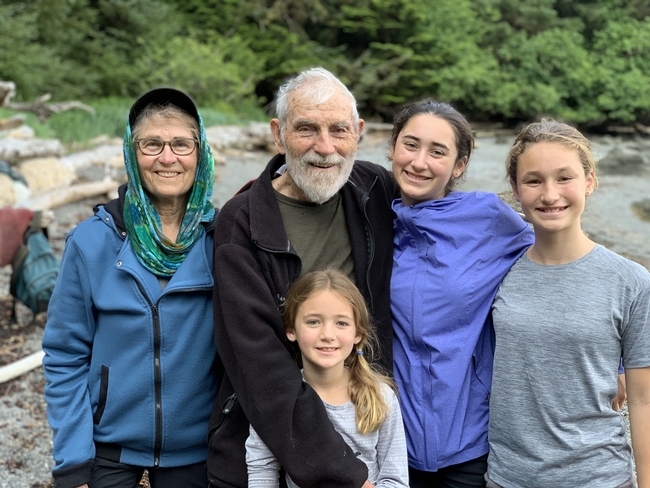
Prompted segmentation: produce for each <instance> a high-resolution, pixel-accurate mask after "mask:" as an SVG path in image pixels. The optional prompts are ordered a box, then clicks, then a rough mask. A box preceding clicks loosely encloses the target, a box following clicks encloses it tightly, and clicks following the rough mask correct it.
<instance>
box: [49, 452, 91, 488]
mask: <svg viewBox="0 0 650 488" xmlns="http://www.w3.org/2000/svg"><path fill="white" fill-rule="evenodd" d="M94 466H95V461H94V460H93V459H90V460H89V461H85V462H83V463H81V464H75V465H73V466H66V467H65V468H59V469H55V470H54V471H52V476H53V477H54V488H77V486H81V485H84V484H86V483H89V482H90V478H91V477H92V474H93V467H94Z"/></svg>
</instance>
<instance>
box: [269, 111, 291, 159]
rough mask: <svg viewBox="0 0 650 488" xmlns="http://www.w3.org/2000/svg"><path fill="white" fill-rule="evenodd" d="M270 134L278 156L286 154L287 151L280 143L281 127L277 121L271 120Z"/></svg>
mask: <svg viewBox="0 0 650 488" xmlns="http://www.w3.org/2000/svg"><path fill="white" fill-rule="evenodd" d="M271 133H272V134H273V144H275V148H276V149H277V150H278V152H279V153H280V154H286V152H287V150H286V149H285V147H284V144H283V143H282V126H281V124H280V120H279V119H273V120H271Z"/></svg>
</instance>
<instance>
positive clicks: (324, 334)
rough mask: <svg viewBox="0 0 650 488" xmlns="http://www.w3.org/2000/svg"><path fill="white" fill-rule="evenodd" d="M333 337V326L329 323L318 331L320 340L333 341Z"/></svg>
mask: <svg viewBox="0 0 650 488" xmlns="http://www.w3.org/2000/svg"><path fill="white" fill-rule="evenodd" d="M334 336H335V334H334V324H330V323H329V322H328V323H325V324H323V326H322V327H321V330H320V337H321V339H322V340H324V341H328V342H329V341H332V340H334Z"/></svg>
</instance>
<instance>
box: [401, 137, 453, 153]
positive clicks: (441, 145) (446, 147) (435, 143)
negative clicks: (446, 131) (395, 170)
mask: <svg viewBox="0 0 650 488" xmlns="http://www.w3.org/2000/svg"><path fill="white" fill-rule="evenodd" d="M404 139H410V140H413V141H415V142H422V139H420V138H419V137H415V136H412V135H410V134H406V135H404ZM429 145H430V146H433V147H441V148H443V149H446V150H447V151H449V146H447V144H443V143H442V142H436V141H431V143H429Z"/></svg>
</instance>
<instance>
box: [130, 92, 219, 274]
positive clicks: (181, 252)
mask: <svg viewBox="0 0 650 488" xmlns="http://www.w3.org/2000/svg"><path fill="white" fill-rule="evenodd" d="M162 90H164V89H162ZM150 93H151V92H150ZM137 103H138V102H136V104H137ZM190 103H193V102H191V101H190ZM136 104H134V107H135V106H136ZM181 108H184V107H181ZM194 110H196V109H194ZM132 113H133V110H132ZM190 115H192V116H193V117H194V116H195V117H197V118H198V123H199V138H200V142H199V146H198V147H197V151H199V158H198V163H197V168H196V176H195V179H194V185H193V186H192V189H191V190H190V198H189V201H188V202H187V207H186V209H185V216H184V217H183V221H182V223H181V227H180V230H179V232H178V236H177V237H176V242H172V241H170V240H169V239H168V238H167V237H165V235H164V234H163V232H162V223H161V221H160V216H159V215H158V212H157V211H156V209H155V207H154V206H153V204H152V203H151V200H150V199H149V196H148V195H147V193H146V192H145V191H144V189H143V188H142V182H141V180H140V172H139V170H138V162H137V159H136V152H135V145H134V143H133V137H132V135H131V123H132V122H133V121H132V120H131V119H132V118H133V117H132V116H130V117H129V120H127V125H126V133H125V134H124V162H125V164H126V174H127V191H126V196H125V199H124V224H125V226H126V232H127V235H128V236H129V240H130V242H131V245H132V246H133V249H134V251H135V254H136V256H137V257H138V261H140V263H141V264H142V265H143V266H144V267H145V268H147V269H148V270H149V271H151V272H152V273H154V274H155V275H158V276H163V277H164V276H166V277H171V276H172V275H173V274H174V273H175V272H176V270H177V269H178V267H179V266H180V265H181V263H182V262H183V260H184V259H185V256H186V255H187V253H188V252H189V251H190V249H191V248H192V246H193V245H194V243H195V242H196V241H197V240H198V239H199V238H200V237H201V235H202V234H203V232H204V229H203V225H202V224H201V223H202V222H210V221H211V220H212V219H213V217H214V206H213V205H212V187H213V184H214V158H213V157H212V152H211V151H210V145H209V144H208V142H207V139H206V136H205V130H204V128H203V121H202V120H201V117H200V116H199V115H198V113H196V115H194V114H190Z"/></svg>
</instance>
